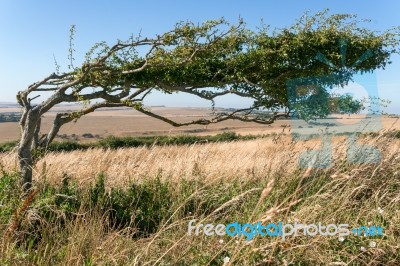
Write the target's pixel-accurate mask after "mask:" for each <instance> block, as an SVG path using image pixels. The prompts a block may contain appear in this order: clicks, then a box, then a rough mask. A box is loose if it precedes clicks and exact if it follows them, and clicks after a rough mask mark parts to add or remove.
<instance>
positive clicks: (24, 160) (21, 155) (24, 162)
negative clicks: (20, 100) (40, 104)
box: [18, 109, 40, 190]
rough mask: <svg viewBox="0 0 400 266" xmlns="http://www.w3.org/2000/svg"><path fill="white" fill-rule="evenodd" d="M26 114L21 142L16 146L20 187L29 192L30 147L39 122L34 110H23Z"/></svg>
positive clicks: (30, 175)
mask: <svg viewBox="0 0 400 266" xmlns="http://www.w3.org/2000/svg"><path fill="white" fill-rule="evenodd" d="M25 112H27V115H26V120H25V121H24V123H23V125H21V127H22V134H21V141H20V143H19V146H18V159H19V171H20V175H21V176H20V185H21V186H22V187H23V188H24V190H29V189H30V188H31V187H32V168H33V159H32V147H33V145H32V144H33V141H34V136H35V131H36V129H37V127H38V123H39V122H40V114H39V111H37V110H35V109H30V110H25Z"/></svg>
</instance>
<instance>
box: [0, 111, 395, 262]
mask: <svg viewBox="0 0 400 266" xmlns="http://www.w3.org/2000/svg"><path fill="white" fill-rule="evenodd" d="M158 108H159V109H158V111H159V112H164V114H168V115H169V116H170V117H174V118H177V119H182V120H183V119H190V118H193V117H198V116H200V115H207V110H205V109H175V108H162V107H158ZM48 118H49V117H47V118H46V120H45V121H46V122H45V127H48V126H49V125H50V122H49V120H47V119H48ZM346 118H347V119H345V118H341V121H342V120H345V121H346V123H352V121H357V119H359V118H360V117H357V116H352V117H346ZM105 121H107V123H108V124H105ZM343 123H345V122H343ZM288 124H290V122H289V121H287V120H280V121H278V122H277V123H276V124H274V125H273V126H263V125H256V124H244V123H238V122H227V123H224V124H217V125H213V126H209V127H207V128H204V127H196V126H193V127H190V128H180V129H172V128H171V127H170V126H168V125H165V124H161V123H160V122H158V121H155V120H152V119H149V118H145V117H142V116H140V115H139V114H136V113H131V112H130V111H127V110H116V111H110V110H108V111H103V112H97V113H94V114H92V115H90V116H88V117H86V118H83V119H81V120H79V121H78V122H77V123H76V124H71V125H68V126H67V127H66V128H65V129H63V131H62V132H61V134H66V135H67V136H71V135H72V134H76V135H77V136H79V138H78V139H79V140H81V141H94V140H95V138H94V139H85V138H83V137H82V134H85V133H91V134H93V135H99V136H98V138H103V137H105V136H107V135H116V136H128V135H134V136H138V135H141V136H143V135H156V134H159V135H165V134H172V135H173V134H175V135H176V134H178V135H179V134H197V135H199V134H200V135H209V134H215V133H220V132H223V131H235V132H237V133H239V134H261V135H267V134H270V135H269V136H267V137H264V138H257V139H253V140H245V141H244V140H243V141H231V142H217V143H201V144H192V145H169V146H157V145H154V146H151V147H136V148H118V149H100V148H95V149H88V150H82V151H72V152H61V153H57V152H50V153H47V154H43V155H42V156H40V157H38V158H37V162H36V165H35V168H34V179H35V190H34V192H33V193H32V194H30V195H29V196H28V198H22V197H20V196H19V192H18V188H17V186H16V181H15V180H16V177H17V175H16V173H15V170H16V167H17V158H16V155H15V153H14V152H7V153H2V154H0V165H1V173H0V175H1V177H0V205H1V206H2V209H1V211H0V219H1V220H0V232H1V233H0V235H3V237H2V239H1V241H2V242H1V251H0V252H1V253H0V255H1V257H0V264H2V265H228V264H230V265H399V263H400V245H399V243H400V172H399V170H400V153H399V150H400V139H399V138H398V137H394V136H392V135H390V134H387V133H388V132H389V133H390V132H393V131H394V130H398V129H399V122H398V119H397V118H389V117H385V118H384V119H383V126H384V129H382V130H381V131H380V132H379V134H374V135H369V136H366V135H364V136H362V137H360V139H359V143H360V144H361V143H363V144H368V145H371V146H374V147H377V148H378V149H379V150H380V152H381V155H382V157H381V160H380V161H379V162H378V163H376V164H374V163H365V164H359V163H357V164H355V163H349V162H348V161H347V160H346V149H347V145H346V141H345V140H346V137H345V136H336V137H334V139H333V150H332V154H333V158H334V161H333V162H334V163H333V165H332V167H331V168H326V169H301V168H299V164H298V162H299V155H300V154H301V153H302V152H304V151H309V150H313V149H319V148H320V147H321V138H320V137H317V138H314V139H310V140H305V141H296V140H293V139H292V137H291V135H290V134H287V133H288V132H289V129H288V128H285V130H283V129H284V128H283V125H288ZM0 127H1V138H0V139H2V140H13V136H15V134H17V133H16V132H18V131H17V130H18V127H17V125H16V124H15V123H0ZM154 129H157V130H154ZM10 132H11V133H10ZM272 133H275V134H272ZM281 133H282V134H281ZM8 134H9V136H8ZM36 192H37V194H35V193H36ZM193 219H195V220H196V223H202V224H206V223H211V224H214V225H217V224H219V223H222V224H228V223H232V222H235V221H238V222H240V223H242V224H245V223H252V224H253V223H257V222H262V223H263V224H268V223H278V222H279V221H282V222H283V223H294V222H299V223H303V224H312V223H315V224H318V223H319V222H320V223H321V224H325V225H326V224H340V223H346V224H349V226H350V227H356V226H361V225H365V226H372V225H376V226H381V227H384V236H371V235H367V236H362V235H361V236H354V235H352V234H350V235H349V236H345V237H343V238H340V237H339V238H338V236H337V235H336V236H322V235H316V236H313V237H311V236H303V235H301V234H300V235H299V236H296V237H293V236H291V237H288V238H287V239H285V240H282V239H281V238H279V237H268V236H267V237H261V236H257V237H254V238H253V239H252V240H250V241H249V240H246V237H245V236H244V235H243V236H241V237H238V236H236V237H229V236H227V235H224V236H218V235H213V236H205V235H204V234H199V235H198V236H196V235H191V236H189V235H188V223H189V221H190V220H193Z"/></svg>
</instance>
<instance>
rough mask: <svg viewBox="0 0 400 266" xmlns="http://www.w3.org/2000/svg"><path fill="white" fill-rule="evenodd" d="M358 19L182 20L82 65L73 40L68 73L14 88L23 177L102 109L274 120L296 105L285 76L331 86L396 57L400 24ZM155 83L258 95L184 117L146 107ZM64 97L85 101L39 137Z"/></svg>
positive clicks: (98, 49) (207, 95)
mask: <svg viewBox="0 0 400 266" xmlns="http://www.w3.org/2000/svg"><path fill="white" fill-rule="evenodd" d="M362 23H363V21H360V20H357V17H356V16H354V15H347V14H338V15H328V12H327V11H324V12H320V13H317V14H315V15H313V16H309V15H308V14H306V15H304V16H303V17H301V18H300V19H299V20H297V21H296V22H295V24H294V25H293V26H290V27H287V28H283V29H274V30H272V29H271V28H270V27H268V26H265V25H261V27H260V28H258V29H257V30H250V29H248V28H247V27H246V24H245V23H244V22H243V21H241V20H240V21H239V22H238V23H237V24H235V25H232V24H230V23H228V22H227V21H226V20H224V19H219V20H211V21H207V22H204V23H202V24H195V23H192V22H179V23H177V24H176V25H175V27H174V28H173V29H172V30H171V31H169V32H166V33H163V34H161V35H157V36H155V37H143V36H141V35H139V36H137V37H131V38H129V39H128V40H127V41H118V42H117V43H115V44H114V45H108V44H107V43H105V42H101V43H98V44H96V45H94V46H93V48H92V49H90V51H88V53H87V54H86V58H85V60H84V62H83V63H82V64H81V65H79V66H76V65H75V62H74V61H73V59H72V58H73V54H72V52H73V49H72V48H71V49H70V59H71V63H70V66H69V72H65V73H52V74H50V75H49V76H47V77H46V78H44V79H42V80H41V81H38V82H36V83H33V84H32V85H30V86H28V87H27V88H26V89H24V90H21V91H20V92H19V93H18V95H17V100H18V103H19V104H20V105H21V106H22V108H23V115H22V118H21V122H20V124H21V132H22V137H21V141H20V144H19V157H20V159H21V161H20V168H21V171H22V175H23V179H22V181H23V183H30V182H31V170H29V167H31V166H32V156H31V152H32V150H33V149H36V148H37V147H46V146H47V145H48V144H49V143H50V142H51V141H52V140H53V139H54V138H55V136H56V135H57V133H58V131H59V129H60V128H61V126H62V125H64V124H66V123H68V122H71V121H73V120H75V119H78V118H80V117H81V116H83V115H86V114H88V113H91V112H93V111H95V110H96V109H99V108H103V107H121V106H128V107H131V108H133V109H135V110H137V111H139V112H141V113H144V114H146V115H149V116H151V117H154V118H157V119H160V120H162V121H164V122H167V123H170V124H171V125H173V126H184V125H189V124H204V125H206V124H210V123H217V122H220V121H224V120H227V119H237V120H241V121H253V122H257V123H264V124H270V123H273V122H274V120H276V119H277V118H278V117H280V116H287V115H288V112H290V111H291V110H290V108H289V105H288V93H287V82H288V80H291V79H295V78H302V77H310V76H324V75H332V74H335V75H336V76H335V78H334V79H330V80H327V79H323V80H321V82H320V83H321V84H320V85H323V88H327V87H329V86H333V85H343V84H346V83H347V82H349V81H350V80H351V77H352V76H353V75H354V74H355V73H365V72H369V71H373V70H375V69H378V68H385V67H386V65H387V64H389V63H390V55H391V54H393V53H395V52H397V50H396V49H397V48H398V41H399V38H398V36H399V35H398V30H397V29H391V30H387V31H385V32H376V31H372V30H369V29H367V28H364V27H361V26H360V24H362ZM73 32H74V29H72V33H73ZM71 39H72V38H71ZM344 50H345V51H347V52H346V53H343V51H344ZM366 52H367V53H368V56H365V53H366ZM344 54H345V55H344ZM316 55H318V56H317V57H316ZM360 58H361V59H362V60H360ZM327 62H329V63H328V64H327ZM325 83H326V84H325ZM324 90H325V89H324ZM152 91H161V92H163V93H167V94H173V93H186V94H191V95H193V96H194V97H200V98H203V99H206V100H209V101H211V102H212V103H213V100H214V99H215V98H216V97H219V96H223V95H227V94H235V95H238V96H240V97H248V98H251V99H253V100H254V103H253V104H252V105H251V106H249V107H248V108H244V109H240V110H236V111H233V112H230V113H228V112H222V113H215V115H214V116H213V117H211V118H202V119H197V120H194V121H188V122H184V123H178V122H176V121H172V120H171V119H169V118H167V117H163V116H160V115H158V114H156V113H153V112H152V111H151V109H149V108H146V107H145V106H144V105H143V100H144V99H145V98H146V97H147V96H148V95H149V94H150V93H151V92H152ZM38 92H52V95H51V96H50V97H48V98H45V99H43V101H42V102H41V103H39V104H37V105H34V104H32V103H31V101H32V99H34V98H37V97H40V96H38V95H36V96H32V95H35V93H38ZM66 102H67V103H71V102H81V103H83V105H82V110H80V111H71V112H61V113H57V115H56V117H55V119H54V123H53V126H52V128H51V129H50V131H49V132H47V133H46V134H43V135H41V134H40V124H41V119H40V118H41V116H42V115H43V114H45V113H46V112H48V111H49V110H50V109H51V108H52V107H54V106H55V105H57V104H60V103H66ZM260 109H262V110H269V111H270V115H268V116H265V115H263V116H259V115H258V114H259V112H258V111H259V110H260ZM105 123H106V122H105Z"/></svg>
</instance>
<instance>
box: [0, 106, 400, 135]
mask: <svg viewBox="0 0 400 266" xmlns="http://www.w3.org/2000/svg"><path fill="white" fill-rule="evenodd" d="M76 109H77V106H61V107H57V109H56V110H57V111H60V110H76ZM151 110H152V111H153V112H155V113H158V114H161V115H163V116H166V117H168V118H170V119H173V120H176V121H179V122H183V121H191V120H193V119H199V118H202V117H210V114H211V110H210V109H208V108H173V107H153V108H151ZM9 112H18V108H15V107H8V108H0V114H1V113H9ZM54 116H55V112H50V113H48V114H46V115H45V116H44V118H43V125H42V132H46V131H48V130H49V129H50V127H51V125H52V121H53V119H54ZM338 117H339V118H341V119H340V122H341V123H343V124H352V123H357V121H359V120H358V119H359V118H360V117H361V115H352V116H347V115H345V116H338ZM289 125H290V121H289V120H279V121H276V122H275V123H274V124H273V125H262V124H257V123H245V122H240V121H224V122H222V123H218V124H213V125H208V126H202V125H192V126H185V127H178V128H176V127H173V126H171V125H169V124H167V123H165V122H162V121H159V120H157V119H155V118H151V117H148V116H146V115H143V114H141V113H139V112H137V111H134V110H130V109H124V108H121V109H104V110H99V111H97V112H94V113H92V114H89V115H87V116H85V117H82V118H81V119H79V120H78V121H77V122H76V123H69V124H67V125H65V126H64V127H62V129H61V130H60V132H59V135H60V136H63V138H64V139H73V140H79V141H82V142H88V141H94V140H96V139H99V138H104V137H106V136H110V135H114V136H123V137H125V136H146V135H182V134H195V135H213V134H218V133H221V132H224V131H233V132H236V133H239V134H242V135H248V134H261V135H262V134H269V133H272V132H282V131H283V129H284V128H285V126H289ZM382 125H383V128H384V129H400V122H399V119H398V118H390V117H384V118H382ZM285 132H288V128H287V129H286V130H285ZM87 133H90V134H91V135H93V136H95V138H85V137H84V136H83V135H84V134H87ZM18 136H19V125H18V123H16V122H7V123H0V142H6V141H12V140H17V139H18ZM57 140H61V138H58V139H57Z"/></svg>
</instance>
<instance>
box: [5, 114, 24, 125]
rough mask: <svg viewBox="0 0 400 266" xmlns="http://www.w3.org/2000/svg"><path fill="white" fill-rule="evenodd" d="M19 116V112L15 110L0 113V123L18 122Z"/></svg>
mask: <svg viewBox="0 0 400 266" xmlns="http://www.w3.org/2000/svg"><path fill="white" fill-rule="evenodd" d="M21 116H22V114H21V113H15V112H10V113H0V123H4V122H19V120H20V119H21Z"/></svg>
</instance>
